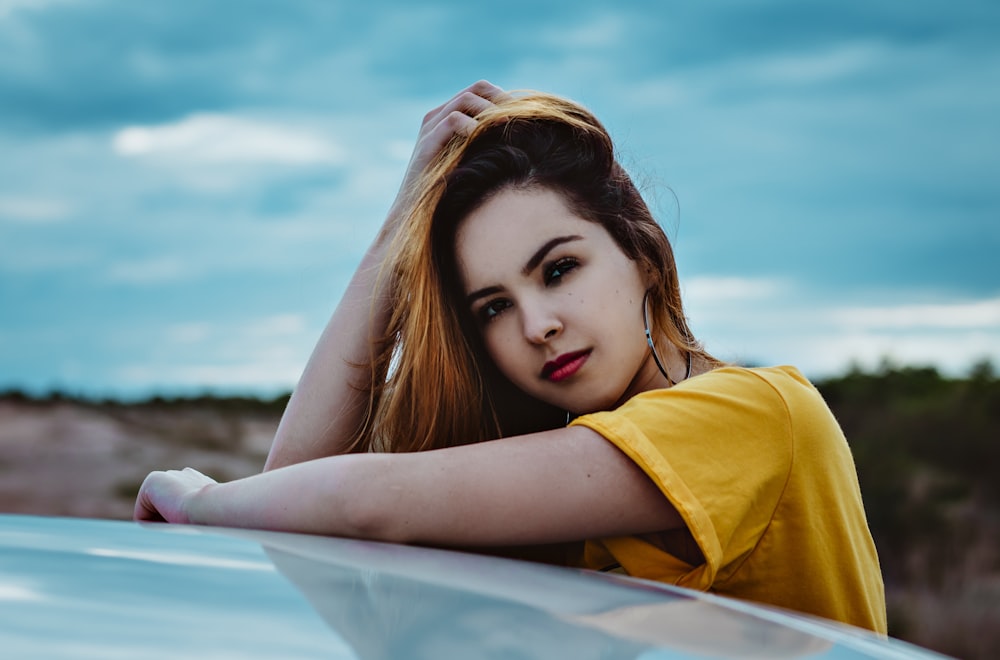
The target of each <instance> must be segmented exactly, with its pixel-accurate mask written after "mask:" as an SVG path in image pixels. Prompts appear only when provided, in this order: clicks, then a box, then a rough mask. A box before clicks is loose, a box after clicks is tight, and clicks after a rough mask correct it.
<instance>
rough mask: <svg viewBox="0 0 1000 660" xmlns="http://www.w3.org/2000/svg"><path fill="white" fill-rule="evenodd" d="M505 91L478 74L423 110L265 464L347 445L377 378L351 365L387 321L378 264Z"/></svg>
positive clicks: (363, 358)
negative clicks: (424, 188)
mask: <svg viewBox="0 0 1000 660" xmlns="http://www.w3.org/2000/svg"><path fill="white" fill-rule="evenodd" d="M505 97H506V94H505V93H504V91H503V90H501V89H500V88H499V87H496V86H494V85H491V84H490V83H488V82H485V81H479V82H477V83H475V84H473V85H471V86H469V87H468V88H466V89H464V90H462V91H461V92H459V93H458V94H456V95H455V96H454V97H452V98H451V99H449V100H448V102H446V103H444V104H442V105H440V106H438V107H436V108H434V109H433V110H431V111H430V112H428V113H427V115H425V116H424V120H423V123H422V125H421V128H420V134H419V136H418V138H417V144H416V147H415V148H414V150H413V156H412V157H411V159H410V163H409V165H408V166H407V170H406V175H405V177H404V179H403V183H402V186H401V187H400V190H399V193H398V195H397V197H396V200H395V201H394V203H393V205H392V208H391V209H390V211H389V213H388V216H387V217H386V220H385V223H384V224H383V226H382V229H381V230H380V231H379V233H378V236H377V237H376V238H375V240H374V242H373V243H372V245H371V247H369V248H368V251H367V252H366V253H365V255H364V258H363V259H362V260H361V264H360V265H359V266H358V269H357V271H356V272H355V273H354V277H353V278H352V279H351V281H350V284H348V286H347V290H346V291H345V292H344V297H343V298H342V299H341V300H340V303H339V304H338V305H337V308H336V310H335V311H334V313H333V316H332V317H331V318H330V320H329V322H328V323H327V326H326V328H325V329H324V331H323V334H322V335H321V336H320V339H319V342H318V343H317V344H316V347H315V348H314V349H313V352H312V355H311V357H310V358H309V362H308V363H307V364H306V367H305V370H304V371H303V373H302V376H301V378H300V379H299V383H298V385H297V386H296V388H295V391H294V392H293V393H292V398H291V400H289V402H288V407H287V408H286V409H285V413H284V415H282V418H281V423H280V424H279V426H278V431H277V433H276V434H275V437H274V442H273V443H272V445H271V451H270V453H269V454H268V457H267V462H266V464H265V466H264V470H265V471H267V470H271V469H274V468H277V467H282V466H286V465H291V464H293V463H300V462H302V461H307V460H310V459H315V458H320V457H323V456H332V455H336V454H341V453H343V452H345V451H346V450H347V443H348V442H349V441H350V439H351V438H352V437H353V436H354V434H355V433H356V432H357V429H358V427H359V425H360V424H361V422H362V420H363V418H364V414H365V407H366V405H367V401H368V397H367V392H366V390H367V389H368V388H369V387H370V385H371V383H370V382H369V378H370V374H369V372H368V371H367V370H366V369H363V368H362V369H359V368H357V367H356V366H352V365H364V364H367V363H368V361H369V359H370V350H371V346H372V342H373V340H376V339H378V338H380V337H381V336H382V334H383V333H384V331H385V327H386V324H387V323H388V316H389V309H388V304H387V300H386V298H385V296H384V292H382V291H380V290H379V289H378V275H379V269H380V268H381V266H382V264H383V263H384V262H385V260H386V257H387V256H388V250H389V247H390V245H391V244H392V240H393V238H394V236H395V235H396V233H397V232H398V231H399V228H400V225H401V223H402V221H403V220H404V218H405V215H406V213H407V212H408V209H409V207H410V204H411V195H412V193H413V191H414V187H415V185H416V182H417V180H418V179H419V177H420V174H421V173H422V172H423V171H424V169H425V168H426V167H427V166H428V164H429V163H430V162H431V161H432V160H433V158H434V157H435V156H436V155H437V154H438V153H439V152H440V151H441V149H442V148H443V147H444V146H445V144H447V143H448V141H449V140H450V139H451V138H452V137H453V136H454V135H456V134H457V133H462V132H465V131H467V130H469V129H470V128H471V127H472V126H474V125H475V120H474V119H473V118H474V117H475V116H476V115H477V114H479V113H480V112H481V111H482V110H484V109H485V108H487V107H489V106H490V105H491V104H492V103H493V102H494V101H497V100H500V99H502V98H505Z"/></svg>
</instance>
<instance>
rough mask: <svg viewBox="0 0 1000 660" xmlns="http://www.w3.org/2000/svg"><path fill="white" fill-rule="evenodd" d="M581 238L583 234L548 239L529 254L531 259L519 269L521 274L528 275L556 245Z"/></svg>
mask: <svg viewBox="0 0 1000 660" xmlns="http://www.w3.org/2000/svg"><path fill="white" fill-rule="evenodd" d="M580 240H583V236H577V235H575V234H574V235H572V236H557V237H556V238H553V239H552V240H550V241H548V242H546V243H545V245H543V246H542V247H540V248H538V251H537V252H535V253H534V254H533V255H531V259H528V263H526V264H524V268H522V269H521V274H522V275H529V274H531V271H533V270H535V269H536V268H538V264H540V263H542V259H544V258H545V255H547V254H548V253H549V252H551V251H552V249H553V248H555V247H556V246H557V245H562V244H563V243H569V242H571V241H580Z"/></svg>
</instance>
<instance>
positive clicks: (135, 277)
mask: <svg viewBox="0 0 1000 660" xmlns="http://www.w3.org/2000/svg"><path fill="white" fill-rule="evenodd" d="M193 270H194V269H193V268H192V267H191V266H190V265H189V264H187V263H185V262H184V261H182V260H180V259H178V258H175V257H154V258H151V259H141V260H135V261H120V262H118V263H116V264H113V265H111V267H110V268H108V270H107V279H108V280H109V281H111V282H121V283H125V284H139V285H145V284H162V283H165V282H176V281H178V280H184V279H188V278H190V277H192V276H193V275H194V272H193Z"/></svg>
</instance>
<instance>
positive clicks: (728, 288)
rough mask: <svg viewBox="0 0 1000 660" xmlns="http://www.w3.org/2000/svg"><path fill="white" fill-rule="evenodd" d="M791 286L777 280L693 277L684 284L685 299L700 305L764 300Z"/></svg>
mask: <svg viewBox="0 0 1000 660" xmlns="http://www.w3.org/2000/svg"><path fill="white" fill-rule="evenodd" d="M790 286H791V285H790V284H789V283H787V282H785V281H783V280H780V279H775V278H751V277H726V276H699V277H692V278H689V279H686V280H684V282H683V283H682V288H683V290H684V296H685V298H686V299H693V300H696V301H698V304H699V305H707V304H716V303H723V302H728V301H732V300H764V299H768V298H773V297H775V296H777V295H779V294H780V293H782V292H783V291H787V290H788V289H789V287H790Z"/></svg>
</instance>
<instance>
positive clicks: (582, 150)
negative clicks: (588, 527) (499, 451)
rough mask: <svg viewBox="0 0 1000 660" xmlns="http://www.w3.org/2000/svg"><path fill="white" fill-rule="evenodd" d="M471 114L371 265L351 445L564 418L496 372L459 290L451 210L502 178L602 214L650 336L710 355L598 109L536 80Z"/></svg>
mask: <svg viewBox="0 0 1000 660" xmlns="http://www.w3.org/2000/svg"><path fill="white" fill-rule="evenodd" d="M476 120H477V125H476V127H475V128H474V130H473V131H472V132H471V133H470V134H469V135H467V136H458V137H456V138H454V139H453V140H452V141H451V142H450V143H449V144H448V146H447V147H446V148H445V149H444V150H443V152H442V153H441V154H440V156H439V157H438V158H437V160H436V161H435V162H434V163H433V164H432V166H431V167H429V168H428V170H427V171H426V172H425V173H424V175H423V176H422V178H421V179H420V181H419V182H418V183H417V187H416V189H415V190H414V191H412V197H411V198H412V199H413V200H414V202H413V205H412V208H411V209H410V212H409V214H408V215H407V217H406V219H405V221H404V224H403V226H401V227H400V229H399V231H398V232H397V234H396V238H395V243H394V245H393V246H392V248H391V250H390V254H392V255H393V258H392V260H391V262H388V263H386V264H385V265H384V270H383V277H384V278H385V285H386V287H385V288H386V290H387V292H388V293H387V295H388V296H389V300H390V310H391V315H390V319H389V323H388V326H387V331H386V334H385V336H383V337H382V338H380V340H379V341H377V342H376V344H375V345H374V346H373V348H372V359H371V363H370V369H371V383H372V386H371V390H370V396H369V403H368V410H367V415H366V417H365V422H364V425H363V427H362V429H361V431H360V432H359V434H358V437H357V438H356V439H355V447H356V448H357V449H361V450H371V451H420V450H426V449H434V448H439V447H449V446H454V445H460V444H468V443H471V442H479V441H482V440H488V439H494V438H498V437H502V436H508V435H515V434H519V433H527V432H531V431H537V430H543V429H547V428H554V427H556V426H558V425H560V424H562V423H565V419H566V415H565V412H564V411H560V410H556V409H555V408H553V407H552V406H549V405H547V404H545V403H543V402H540V401H537V400H535V399H533V398H531V397H529V396H528V395H526V394H524V393H523V392H521V391H520V390H518V389H517V388H516V387H514V385H512V384H511V383H510V382H509V381H508V380H507V379H506V378H505V377H503V375H502V374H500V372H499V370H498V369H497V368H496V366H495V365H494V364H493V361H492V360H491V359H490V358H489V356H488V355H487V353H486V350H485V347H484V345H483V342H482V340H481V337H480V333H479V331H478V329H477V328H476V327H475V324H474V322H473V320H472V318H471V314H470V313H469V312H468V311H467V310H466V306H465V304H464V302H463V299H464V296H463V295H462V294H463V292H462V291H461V289H460V287H461V283H460V278H459V276H458V270H457V266H456V263H455V250H454V238H455V233H456V230H457V227H458V224H459V223H460V222H461V220H462V219H463V218H465V217H466V216H468V215H469V213H471V212H472V211H473V210H475V209H476V208H477V207H478V206H479V205H481V204H483V203H484V202H485V201H486V200H488V199H489V198H490V197H491V196H492V195H495V194H497V193H499V192H501V191H504V190H507V189H510V188H519V189H527V188H533V187H539V188H545V189H549V190H552V191H554V192H557V193H559V194H561V195H562V196H563V198H564V199H565V201H566V202H567V204H568V206H569V208H570V209H571V210H572V211H573V212H574V213H575V214H577V215H578V216H580V217H581V218H583V219H585V220H589V221H591V222H595V223H598V224H600V225H601V226H602V227H604V229H605V230H606V231H607V232H608V233H609V234H610V235H611V237H612V238H613V239H614V241H615V242H616V243H617V244H618V246H619V247H620V248H621V250H622V251H623V252H624V253H625V255H626V256H627V257H628V258H629V259H631V260H633V261H634V262H636V264H637V266H638V267H639V268H640V270H641V271H642V272H644V273H646V274H647V275H648V276H649V278H650V280H651V281H652V282H653V284H652V286H651V287H650V289H649V306H650V307H649V308H650V322H651V325H652V326H653V327H654V328H655V332H654V336H656V337H657V338H658V339H662V340H663V341H666V342H667V343H669V344H672V345H673V346H676V347H677V348H678V349H680V350H681V351H682V352H683V353H684V354H690V355H691V356H692V358H693V359H695V360H698V361H699V363H700V364H705V365H708V366H716V365H718V364H720V363H719V361H718V360H716V359H715V358H713V357H712V356H711V355H709V354H708V353H706V352H705V351H704V349H703V348H702V347H701V345H700V344H699V343H698V342H696V341H695V339H694V336H693V334H692V333H691V330H690V328H689V327H688V324H687V320H686V318H685V316H684V310H683V307H682V305H681V296H680V286H679V283H678V279H677V270H676V266H675V262H674V256H673V250H672V248H671V246H670V242H669V240H668V239H667V237H666V234H664V232H663V229H662V228H661V227H660V225H659V224H658V223H657V222H656V220H655V219H654V218H653V216H652V214H651V213H650V211H649V208H648V206H647V205H646V203H645V201H644V200H643V199H642V196H641V195H640V194H639V191H638V190H637V189H636V187H635V185H634V184H633V182H632V180H631V179H630V178H629V176H628V174H627V173H626V172H625V170H624V169H623V168H622V167H621V165H619V163H618V162H617V160H616V159H615V154H614V146H613V144H612V141H611V138H610V136H609V135H608V133H607V131H606V130H605V129H604V127H603V126H602V125H601V123H600V122H599V121H598V120H597V119H596V118H595V117H594V116H593V115H591V114H590V113H589V112H588V111H587V110H585V109H584V108H582V107H580V106H579V105H577V104H575V103H572V102H570V101H567V100H565V99H561V98H558V97H555V96H551V95H546V94H537V93H531V94H528V95H524V96H516V97H514V98H512V99H511V100H508V101H504V102H501V103H499V104H497V105H496V106H494V107H491V108H490V109H488V110H486V111H484V112H483V113H481V114H480V115H478V116H477V117H476ZM636 341H643V337H637V338H636ZM660 350H662V349H660Z"/></svg>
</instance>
